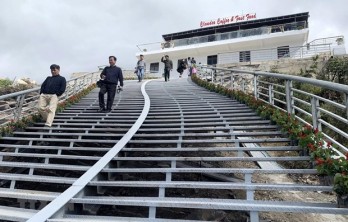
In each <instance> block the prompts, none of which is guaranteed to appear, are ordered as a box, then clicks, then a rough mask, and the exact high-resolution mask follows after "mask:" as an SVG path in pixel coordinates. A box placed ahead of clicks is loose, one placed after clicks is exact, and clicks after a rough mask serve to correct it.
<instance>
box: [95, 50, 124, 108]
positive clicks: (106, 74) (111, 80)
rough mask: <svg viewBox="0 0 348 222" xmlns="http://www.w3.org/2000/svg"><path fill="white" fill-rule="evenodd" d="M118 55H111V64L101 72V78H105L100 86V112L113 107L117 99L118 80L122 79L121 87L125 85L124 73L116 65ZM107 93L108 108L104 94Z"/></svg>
mask: <svg viewBox="0 0 348 222" xmlns="http://www.w3.org/2000/svg"><path fill="white" fill-rule="evenodd" d="M116 60H117V59H116V57H115V56H109V64H110V66H107V67H105V68H104V69H103V71H102V73H101V74H100V78H101V79H102V80H103V84H101V86H100V91H99V110H98V111H99V112H111V107H112V104H113V102H114V99H115V94H116V87H117V84H118V81H120V86H121V89H122V87H123V74H122V70H121V68H120V67H117V66H116ZM105 93H108V95H107V102H106V109H105V102H104V94H105Z"/></svg>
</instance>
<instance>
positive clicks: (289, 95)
mask: <svg viewBox="0 0 348 222" xmlns="http://www.w3.org/2000/svg"><path fill="white" fill-rule="evenodd" d="M285 92H286V110H287V112H288V113H290V114H293V113H294V99H293V96H294V93H293V91H292V81H291V80H286V82H285Z"/></svg>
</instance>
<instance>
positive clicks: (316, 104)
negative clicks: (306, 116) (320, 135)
mask: <svg viewBox="0 0 348 222" xmlns="http://www.w3.org/2000/svg"><path fill="white" fill-rule="evenodd" d="M311 104H312V122H313V128H315V129H316V128H317V129H318V130H319V131H321V123H320V122H319V121H318V120H319V119H320V111H319V109H318V107H319V100H318V99H317V98H315V97H312V98H311Z"/></svg>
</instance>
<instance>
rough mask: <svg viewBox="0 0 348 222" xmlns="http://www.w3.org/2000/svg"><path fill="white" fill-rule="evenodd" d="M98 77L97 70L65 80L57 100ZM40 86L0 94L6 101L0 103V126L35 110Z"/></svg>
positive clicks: (60, 100) (0, 99)
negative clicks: (63, 90) (65, 84)
mask: <svg viewBox="0 0 348 222" xmlns="http://www.w3.org/2000/svg"><path fill="white" fill-rule="evenodd" d="M98 79H99V72H92V73H87V74H84V75H82V76H79V77H76V78H73V79H70V80H68V81H67V87H66V90H65V92H64V93H63V95H62V96H60V97H59V102H62V101H64V100H66V99H67V98H69V97H70V96H72V95H75V94H76V93H78V92H80V91H81V90H83V89H85V88H86V87H88V86H89V85H91V84H93V83H95V82H96V81H97V80H98ZM39 93H40V87H36V88H33V89H27V90H23V91H19V92H14V93H10V94H7V95H2V96H0V101H2V102H3V101H6V102H7V103H3V104H2V105H0V126H2V125H5V124H7V123H8V122H10V121H11V120H14V121H17V120H19V119H21V118H22V117H25V116H28V115H30V114H34V113H36V112H37V106H38V98H39Z"/></svg>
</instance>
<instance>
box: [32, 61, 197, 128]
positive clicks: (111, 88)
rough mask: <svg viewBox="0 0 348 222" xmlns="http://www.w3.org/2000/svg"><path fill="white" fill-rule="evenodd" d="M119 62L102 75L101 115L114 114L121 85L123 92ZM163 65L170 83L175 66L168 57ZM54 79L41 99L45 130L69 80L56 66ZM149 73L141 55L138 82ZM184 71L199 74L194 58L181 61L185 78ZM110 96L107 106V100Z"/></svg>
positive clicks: (49, 79) (47, 83)
mask: <svg viewBox="0 0 348 222" xmlns="http://www.w3.org/2000/svg"><path fill="white" fill-rule="evenodd" d="M116 61H117V58H116V57H115V56H109V64H110V66H106V67H105V68H104V69H103V71H102V72H101V74H100V80H99V81H98V83H99V84H98V87H99V88H100V90H99V94H98V99H99V109H98V111H99V112H111V108H112V104H113V102H114V99H115V94H116V90H117V85H118V82H119V83H120V86H119V87H120V90H122V87H123V74H122V69H121V68H120V67H118V66H116ZM161 62H163V63H164V79H165V81H166V82H167V81H169V78H170V71H171V70H173V62H172V60H170V59H169V56H168V55H165V56H163V57H162V58H161ZM50 70H51V76H49V77H47V78H46V79H45V81H44V82H43V83H42V85H41V89H40V97H39V102H38V106H39V113H40V114H41V116H42V117H43V119H44V120H45V121H46V122H45V126H46V127H51V126H52V123H53V119H54V116H55V112H56V109H57V105H58V97H59V96H61V95H62V94H63V93H64V92H65V89H66V80H65V78H64V77H63V76H60V66H59V65H57V64H52V65H51V66H50ZM145 70H146V62H145V60H144V55H140V58H139V60H138V62H137V65H136V70H135V73H136V74H137V76H138V81H139V82H141V81H142V80H143V78H144V74H145ZM184 70H188V72H189V73H188V75H192V74H195V73H196V61H195V59H194V58H193V57H192V58H190V57H188V58H187V59H181V60H180V61H179V64H178V68H177V71H178V73H179V74H180V77H181V76H182V74H183V72H184ZM106 93H107V99H106V106H105V101H104V96H105V94H106Z"/></svg>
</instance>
